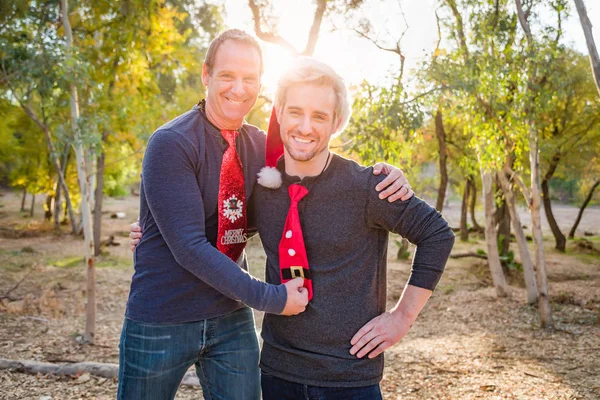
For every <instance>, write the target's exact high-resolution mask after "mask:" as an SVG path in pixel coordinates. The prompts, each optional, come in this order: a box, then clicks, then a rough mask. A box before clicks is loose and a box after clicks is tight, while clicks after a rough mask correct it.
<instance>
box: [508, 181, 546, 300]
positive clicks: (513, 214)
mask: <svg viewBox="0 0 600 400" xmlns="http://www.w3.org/2000/svg"><path fill="white" fill-rule="evenodd" d="M498 180H499V181H500V185H501V186H502V190H503V191H504V196H505V197H506V203H507V205H508V212H509V213H510V220H511V221H512V224H513V230H514V231H515V239H516V241H517V245H518V247H519V255H520V257H521V263H522V264H523V275H524V277H525V287H526V288H527V303H528V304H534V303H535V302H536V300H537V292H538V290H537V283H536V281H535V269H534V267H533V261H532V260H531V254H530V253H529V248H528V247H527V239H526V237H525V233H524V232H523V226H522V225H521V219H520V218H519V213H518V211H517V204H516V201H515V196H514V193H513V191H512V189H511V187H510V183H509V182H508V179H507V178H506V174H505V173H504V171H500V172H498Z"/></svg>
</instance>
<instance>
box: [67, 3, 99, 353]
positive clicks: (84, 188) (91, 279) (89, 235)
mask: <svg viewBox="0 0 600 400" xmlns="http://www.w3.org/2000/svg"><path fill="white" fill-rule="evenodd" d="M61 9H62V19H63V27H64V29H65V35H66V39H67V40H66V41H67V51H69V52H70V51H71V49H72V47H73V36H72V33H71V24H70V22H69V10H68V6H67V0H61ZM70 89H71V96H70V105H71V126H72V129H73V131H74V133H75V156H76V158H77V176H78V178H79V189H80V193H81V207H80V208H81V217H82V225H83V232H84V233H83V234H84V249H85V260H86V263H85V264H86V266H87V305H86V324H85V333H84V337H83V338H84V340H85V341H86V342H87V343H94V335H95V331H96V271H95V268H94V237H93V232H92V215H91V209H90V204H91V203H92V195H93V194H92V193H91V188H90V177H89V175H88V174H87V173H86V171H87V167H86V165H85V160H86V154H85V146H84V144H83V142H84V141H83V140H82V133H81V131H80V130H79V128H78V126H77V121H78V119H79V101H78V97H77V86H75V83H74V82H71V84H70Z"/></svg>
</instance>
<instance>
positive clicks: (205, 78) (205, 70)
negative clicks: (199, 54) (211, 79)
mask: <svg viewBox="0 0 600 400" xmlns="http://www.w3.org/2000/svg"><path fill="white" fill-rule="evenodd" d="M202 83H203V84H204V86H208V67H207V66H206V64H202Z"/></svg>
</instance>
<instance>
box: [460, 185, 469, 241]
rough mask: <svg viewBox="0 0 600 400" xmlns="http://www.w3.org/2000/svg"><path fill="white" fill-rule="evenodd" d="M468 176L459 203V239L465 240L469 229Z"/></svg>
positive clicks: (467, 238) (467, 237)
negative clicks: (460, 202)
mask: <svg viewBox="0 0 600 400" xmlns="http://www.w3.org/2000/svg"><path fill="white" fill-rule="evenodd" d="M469 186H470V184H469V178H467V179H466V181H465V189H464V192H463V198H462V204H461V205H460V240H461V241H462V242H466V241H468V240H469V229H468V228H467V211H468V208H469Z"/></svg>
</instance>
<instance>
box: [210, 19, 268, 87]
mask: <svg viewBox="0 0 600 400" xmlns="http://www.w3.org/2000/svg"><path fill="white" fill-rule="evenodd" d="M226 40H235V41H236V42H242V43H246V44H248V45H250V46H252V47H254V48H255V49H256V51H258V55H259V56H260V76H262V74H263V71H264V65H263V54H262V49H261V48H260V44H259V43H258V40H256V38H255V37H254V36H252V35H251V34H249V33H248V32H246V31H243V30H241V29H228V30H226V31H225V32H222V33H221V34H220V35H219V36H217V37H216V38H215V39H214V40H213V41H212V42H211V43H210V46H209V47H208V51H207V52H206V58H205V59H204V64H206V68H207V70H208V73H209V75H210V74H212V69H213V65H214V64H215V57H216V56H217V50H218V49H219V46H221V44H223V42H225V41H226Z"/></svg>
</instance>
